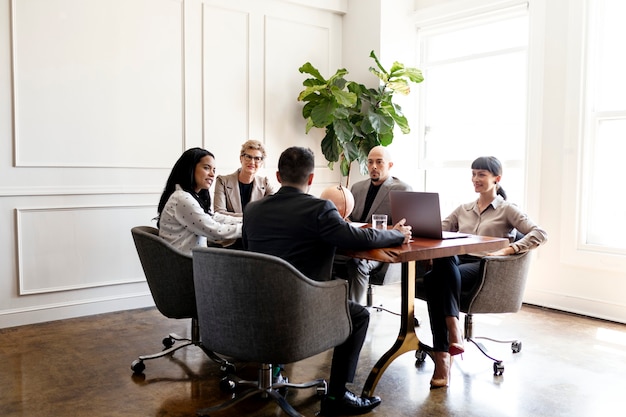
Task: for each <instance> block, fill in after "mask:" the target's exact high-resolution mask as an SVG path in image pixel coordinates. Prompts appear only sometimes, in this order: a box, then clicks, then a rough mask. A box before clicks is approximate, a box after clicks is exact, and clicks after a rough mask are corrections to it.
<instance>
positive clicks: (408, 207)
mask: <svg viewBox="0 0 626 417" xmlns="http://www.w3.org/2000/svg"><path fill="white" fill-rule="evenodd" d="M389 202H390V204H391V218H392V219H393V221H394V222H398V221H400V220H401V219H403V218H404V219H406V224H407V225H408V226H411V233H412V234H413V236H415V237H425V238H429V239H455V238H461V237H468V236H471V235H470V234H468V233H459V232H444V231H442V230H441V209H440V207H439V194H438V193H426V192H419V191H391V192H390V193H389Z"/></svg>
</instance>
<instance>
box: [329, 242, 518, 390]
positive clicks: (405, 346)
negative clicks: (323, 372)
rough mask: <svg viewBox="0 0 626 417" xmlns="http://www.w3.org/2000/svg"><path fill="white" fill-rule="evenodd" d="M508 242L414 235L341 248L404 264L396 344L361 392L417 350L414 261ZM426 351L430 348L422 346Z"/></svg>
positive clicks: (492, 248)
mask: <svg viewBox="0 0 626 417" xmlns="http://www.w3.org/2000/svg"><path fill="white" fill-rule="evenodd" d="M508 245H509V240H508V239H505V238H495V237H486V236H474V235H472V236H470V237H464V238H458V239H446V240H433V239H424V238H413V240H412V241H411V242H409V243H407V244H404V245H402V246H395V247H392V248H381V249H372V250H363V251H354V250H341V251H339V253H341V254H342V255H346V256H350V257H352V258H360V259H370V260H373V261H382V262H390V263H400V262H401V263H402V306H401V309H402V311H401V313H400V333H399V334H398V338H397V339H396V342H395V343H394V345H393V346H392V347H391V349H389V350H388V351H387V352H386V353H385V354H384V355H383V356H382V357H381V358H380V359H379V360H378V362H376V364H375V365H374V368H372V371H371V372H370V374H369V376H368V377H367V380H366V381H365V385H364V386H363V393H362V395H363V396H365V397H371V396H373V395H374V389H375V388H376V384H378V380H379V379H380V377H381V376H382V374H383V372H385V369H386V368H387V367H388V366H389V365H390V364H391V362H393V361H394V360H395V359H396V358H397V357H398V356H400V355H402V354H403V353H406V352H409V351H412V350H418V348H419V347H420V341H419V339H418V338H417V335H416V334H415V327H414V317H415V312H414V302H415V261H423V260H428V259H435V258H444V257H447V256H454V255H464V254H468V253H478V252H483V251H488V252H491V251H496V250H498V249H501V248H505V247H507V246H508ZM422 347H423V348H426V349H425V350H429V349H430V348H428V347H426V346H424V345H422Z"/></svg>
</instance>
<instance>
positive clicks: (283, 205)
mask: <svg viewBox="0 0 626 417" xmlns="http://www.w3.org/2000/svg"><path fill="white" fill-rule="evenodd" d="M403 241H404V235H403V234H402V232H400V231H398V230H374V229H371V228H357V227H354V226H351V225H350V224H349V223H347V222H346V221H345V220H343V219H342V218H341V216H340V215H339V212H338V211H337V208H336V207H335V205H334V204H333V203H331V202H330V201H329V200H322V199H319V198H317V197H314V196H312V195H310V194H305V193H303V192H301V191H300V190H298V189H297V188H293V187H284V186H283V187H281V188H280V190H278V192H277V193H276V194H274V195H270V196H267V197H265V198H263V199H262V200H258V201H254V202H250V203H249V204H248V205H247V206H246V208H245V210H244V215H243V244H244V247H245V248H246V249H248V250H251V251H254V252H262V253H266V254H270V255H274V256H278V257H280V258H283V259H285V260H286V261H287V262H289V263H291V264H292V265H293V266H294V267H296V269H298V270H299V271H300V272H302V273H303V274H304V275H306V276H307V277H309V278H311V279H314V280H317V281H327V280H329V279H330V278H331V271H332V264H333V259H334V256H335V250H336V248H338V247H339V248H349V249H374V248H381V247H389V246H398V245H401V244H402V242H403Z"/></svg>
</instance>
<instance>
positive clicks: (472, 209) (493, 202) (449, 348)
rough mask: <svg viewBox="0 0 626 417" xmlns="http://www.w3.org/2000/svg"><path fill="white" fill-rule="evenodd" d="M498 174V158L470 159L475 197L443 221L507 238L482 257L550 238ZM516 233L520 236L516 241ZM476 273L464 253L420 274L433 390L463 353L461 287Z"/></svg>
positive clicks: (476, 261) (448, 226)
mask: <svg viewBox="0 0 626 417" xmlns="http://www.w3.org/2000/svg"><path fill="white" fill-rule="evenodd" d="M501 178H502V164H501V163H500V161H499V160H498V159H497V158H495V157H493V156H483V157H480V158H477V159H476V160H475V161H474V162H473V163H472V183H473V184H474V191H476V192H477V193H478V194H479V195H478V199H477V200H476V201H472V202H470V203H467V204H462V205H460V206H459V207H457V208H456V209H455V210H454V211H453V212H452V213H451V214H450V215H449V216H448V217H446V218H445V219H444V220H443V221H442V222H441V225H442V229H443V230H447V231H452V232H463V233H470V234H474V235H482V236H495V237H506V238H509V241H510V242H511V243H510V244H509V246H508V247H506V248H504V249H500V250H498V251H496V252H491V253H485V254H482V255H483V256H484V255H495V256H504V255H512V254H514V253H522V252H527V251H529V250H530V249H534V248H536V247H537V246H539V245H541V244H542V243H544V242H545V241H546V240H547V238H548V236H547V233H546V232H545V231H544V230H543V229H541V228H540V227H539V226H537V225H536V224H535V223H534V222H533V221H532V220H530V219H529V218H528V216H527V215H526V214H525V213H524V212H523V211H522V210H521V209H520V208H519V207H517V206H516V205H514V204H512V203H509V202H508V201H506V193H505V192H504V190H503V189H502V187H501V186H500V179H501ZM516 231H517V232H519V233H521V234H523V235H524V237H523V238H521V239H520V240H517V241H515V235H516ZM479 272H480V256H479V255H476V256H473V255H464V256H458V257H457V256H455V257H448V258H439V259H434V260H433V267H432V269H431V270H430V271H429V272H428V273H426V275H425V276H424V286H425V289H426V294H427V304H428V315H429V317H430V325H431V332H432V334H433V351H434V361H435V372H434V374H433V377H432V379H431V380H430V386H431V388H439V387H445V386H448V383H449V378H450V365H451V363H452V357H453V356H454V355H458V354H460V353H463V352H464V346H463V335H462V333H461V329H460V326H459V303H460V298H461V291H462V290H467V289H471V288H472V286H473V285H474V284H475V283H476V280H477V278H478V274H479Z"/></svg>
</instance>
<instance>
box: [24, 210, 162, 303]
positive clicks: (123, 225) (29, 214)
mask: <svg viewBox="0 0 626 417" xmlns="http://www.w3.org/2000/svg"><path fill="white" fill-rule="evenodd" d="M15 215H16V226H17V256H18V280H19V294H20V295H31V294H43V293H50V292H60V291H70V290H77V289H84V288H94V287H103V286H110V285H118V284H128V283H134V282H141V281H143V280H144V279H145V278H144V275H143V271H142V269H141V265H140V264H139V260H138V258H137V254H136V250H135V247H134V244H133V241H132V237H131V234H130V229H131V228H132V227H133V226H136V225H145V224H147V223H148V222H147V221H146V219H150V218H151V217H153V216H154V206H153V205H125V206H122V205H119V206H93V207H81V206H71V207H47V208H18V209H16V210H15Z"/></svg>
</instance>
